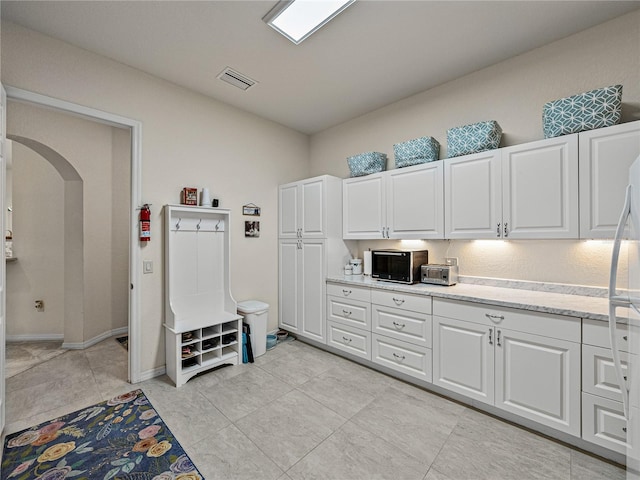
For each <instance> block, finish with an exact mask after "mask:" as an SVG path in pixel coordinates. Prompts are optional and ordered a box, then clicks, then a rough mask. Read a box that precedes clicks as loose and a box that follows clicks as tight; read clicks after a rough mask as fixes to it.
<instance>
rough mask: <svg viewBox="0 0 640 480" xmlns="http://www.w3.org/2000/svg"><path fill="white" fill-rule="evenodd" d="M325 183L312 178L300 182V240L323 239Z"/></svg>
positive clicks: (324, 229)
mask: <svg viewBox="0 0 640 480" xmlns="http://www.w3.org/2000/svg"><path fill="white" fill-rule="evenodd" d="M325 185H326V182H325V180H324V179H322V178H314V179H311V180H305V181H302V182H300V213H301V215H300V218H299V224H300V229H301V233H302V238H324V237H325V236H326V228H325V225H326V220H325V214H326V212H325V208H324V196H325Z"/></svg>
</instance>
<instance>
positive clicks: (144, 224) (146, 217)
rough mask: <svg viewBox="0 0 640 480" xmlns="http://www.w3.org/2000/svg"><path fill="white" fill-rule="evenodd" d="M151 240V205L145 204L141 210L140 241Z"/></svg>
mask: <svg viewBox="0 0 640 480" xmlns="http://www.w3.org/2000/svg"><path fill="white" fill-rule="evenodd" d="M149 240H151V210H150V209H149V204H148V203H145V204H144V205H143V206H142V208H141V209H140V241H141V242H148V241H149Z"/></svg>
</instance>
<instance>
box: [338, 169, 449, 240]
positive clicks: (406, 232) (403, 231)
mask: <svg viewBox="0 0 640 480" xmlns="http://www.w3.org/2000/svg"><path fill="white" fill-rule="evenodd" d="M442 182H443V164H442V162H429V163H424V164H420V165H414V166H412V167H405V168H397V169H394V170H389V171H387V172H381V173H375V174H372V175H367V176H364V177H355V178H348V179H346V180H344V181H343V188H342V192H343V196H344V198H343V227H342V232H343V238H345V239H352V240H357V239H377V238H397V239H424V238H443V237H444V233H443V232H444V223H443V183H442Z"/></svg>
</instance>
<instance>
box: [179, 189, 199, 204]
mask: <svg viewBox="0 0 640 480" xmlns="http://www.w3.org/2000/svg"><path fill="white" fill-rule="evenodd" d="M180 203H182V204H183V205H198V189H197V188H190V187H184V188H183V189H182V192H181V195H180Z"/></svg>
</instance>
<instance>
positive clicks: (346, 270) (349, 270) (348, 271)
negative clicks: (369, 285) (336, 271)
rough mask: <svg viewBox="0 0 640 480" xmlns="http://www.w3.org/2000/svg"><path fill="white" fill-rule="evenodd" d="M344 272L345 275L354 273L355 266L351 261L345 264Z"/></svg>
mask: <svg viewBox="0 0 640 480" xmlns="http://www.w3.org/2000/svg"><path fill="white" fill-rule="evenodd" d="M344 274H345V275H353V267H352V266H351V264H350V263H347V264H346V265H345V266H344Z"/></svg>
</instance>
